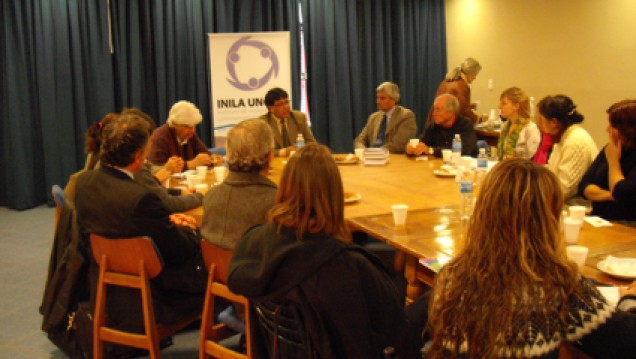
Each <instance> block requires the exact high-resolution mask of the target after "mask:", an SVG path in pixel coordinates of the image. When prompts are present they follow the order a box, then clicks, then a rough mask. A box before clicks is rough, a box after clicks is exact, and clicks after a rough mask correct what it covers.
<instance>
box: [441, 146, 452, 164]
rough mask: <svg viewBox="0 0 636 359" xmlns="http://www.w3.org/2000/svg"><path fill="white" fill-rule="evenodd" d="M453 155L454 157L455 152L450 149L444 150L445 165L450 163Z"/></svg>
mask: <svg viewBox="0 0 636 359" xmlns="http://www.w3.org/2000/svg"><path fill="white" fill-rule="evenodd" d="M452 155H453V150H451V149H450V148H445V149H443V150H442V159H443V160H444V163H450V161H451V157H452Z"/></svg>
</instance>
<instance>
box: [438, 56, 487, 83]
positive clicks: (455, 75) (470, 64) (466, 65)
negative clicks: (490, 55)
mask: <svg viewBox="0 0 636 359" xmlns="http://www.w3.org/2000/svg"><path fill="white" fill-rule="evenodd" d="M479 71H481V65H480V64H479V62H477V60H475V59H473V58H472V57H467V58H466V60H464V62H462V63H461V65H459V66H457V67H456V68H454V69H452V70H450V71H448V73H447V74H446V81H454V80H457V79H459V78H460V77H461V74H462V72H463V73H464V74H465V75H477V74H478V73H479Z"/></svg>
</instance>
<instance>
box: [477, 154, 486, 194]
mask: <svg viewBox="0 0 636 359" xmlns="http://www.w3.org/2000/svg"><path fill="white" fill-rule="evenodd" d="M486 172H488V156H487V155H486V149H485V148H480V149H479V155H478V156H477V173H475V186H476V187H477V189H479V188H481V184H482V182H483V181H484V177H486Z"/></svg>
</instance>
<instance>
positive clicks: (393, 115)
mask: <svg viewBox="0 0 636 359" xmlns="http://www.w3.org/2000/svg"><path fill="white" fill-rule="evenodd" d="M375 91H376V103H377V105H378V110H379V111H377V112H374V113H372V114H371V116H369V120H368V121H367V125H366V126H364V128H363V129H362V132H360V134H359V135H358V137H356V139H355V140H354V141H353V147H354V148H364V147H385V148H386V149H387V150H389V152H391V153H404V148H405V146H406V144H407V143H408V142H409V140H410V139H411V138H414V137H415V134H416V133H417V123H416V122H415V114H414V113H413V111H411V110H409V109H408V108H405V107H402V106H399V105H398V104H397V103H398V102H399V101H400V88H399V87H398V85H396V84H394V83H392V82H384V83H382V84H381V85H380V86H378V88H377V89H376V90H375Z"/></svg>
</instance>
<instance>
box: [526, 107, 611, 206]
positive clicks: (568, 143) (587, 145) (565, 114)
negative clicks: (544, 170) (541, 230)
mask: <svg viewBox="0 0 636 359" xmlns="http://www.w3.org/2000/svg"><path fill="white" fill-rule="evenodd" d="M537 110H538V121H537V122H538V124H539V127H540V128H541V130H542V131H543V132H545V133H548V134H550V137H552V142H553V143H554V146H553V148H552V153H551V154H550V158H549V159H548V168H549V169H550V170H551V171H552V172H553V173H554V174H555V175H556V176H557V178H558V179H559V182H560V183H561V189H562V190H563V195H564V198H565V199H566V200H568V199H570V198H572V197H574V196H575V195H576V192H577V187H578V184H579V182H581V178H583V175H584V174H585V172H586V171H587V169H588V167H590V164H591V163H592V161H593V160H594V158H595V157H596V154H597V153H598V148H597V147H596V143H594V140H593V139H592V136H590V134H589V133H588V132H587V131H586V130H585V129H584V128H583V127H581V125H579V124H580V123H581V122H583V115H581V114H580V113H579V112H578V111H577V110H576V105H575V104H574V102H573V101H572V99H571V98H569V97H567V96H565V95H556V96H547V97H544V98H543V99H542V100H541V101H539V103H538V104H537Z"/></svg>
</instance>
